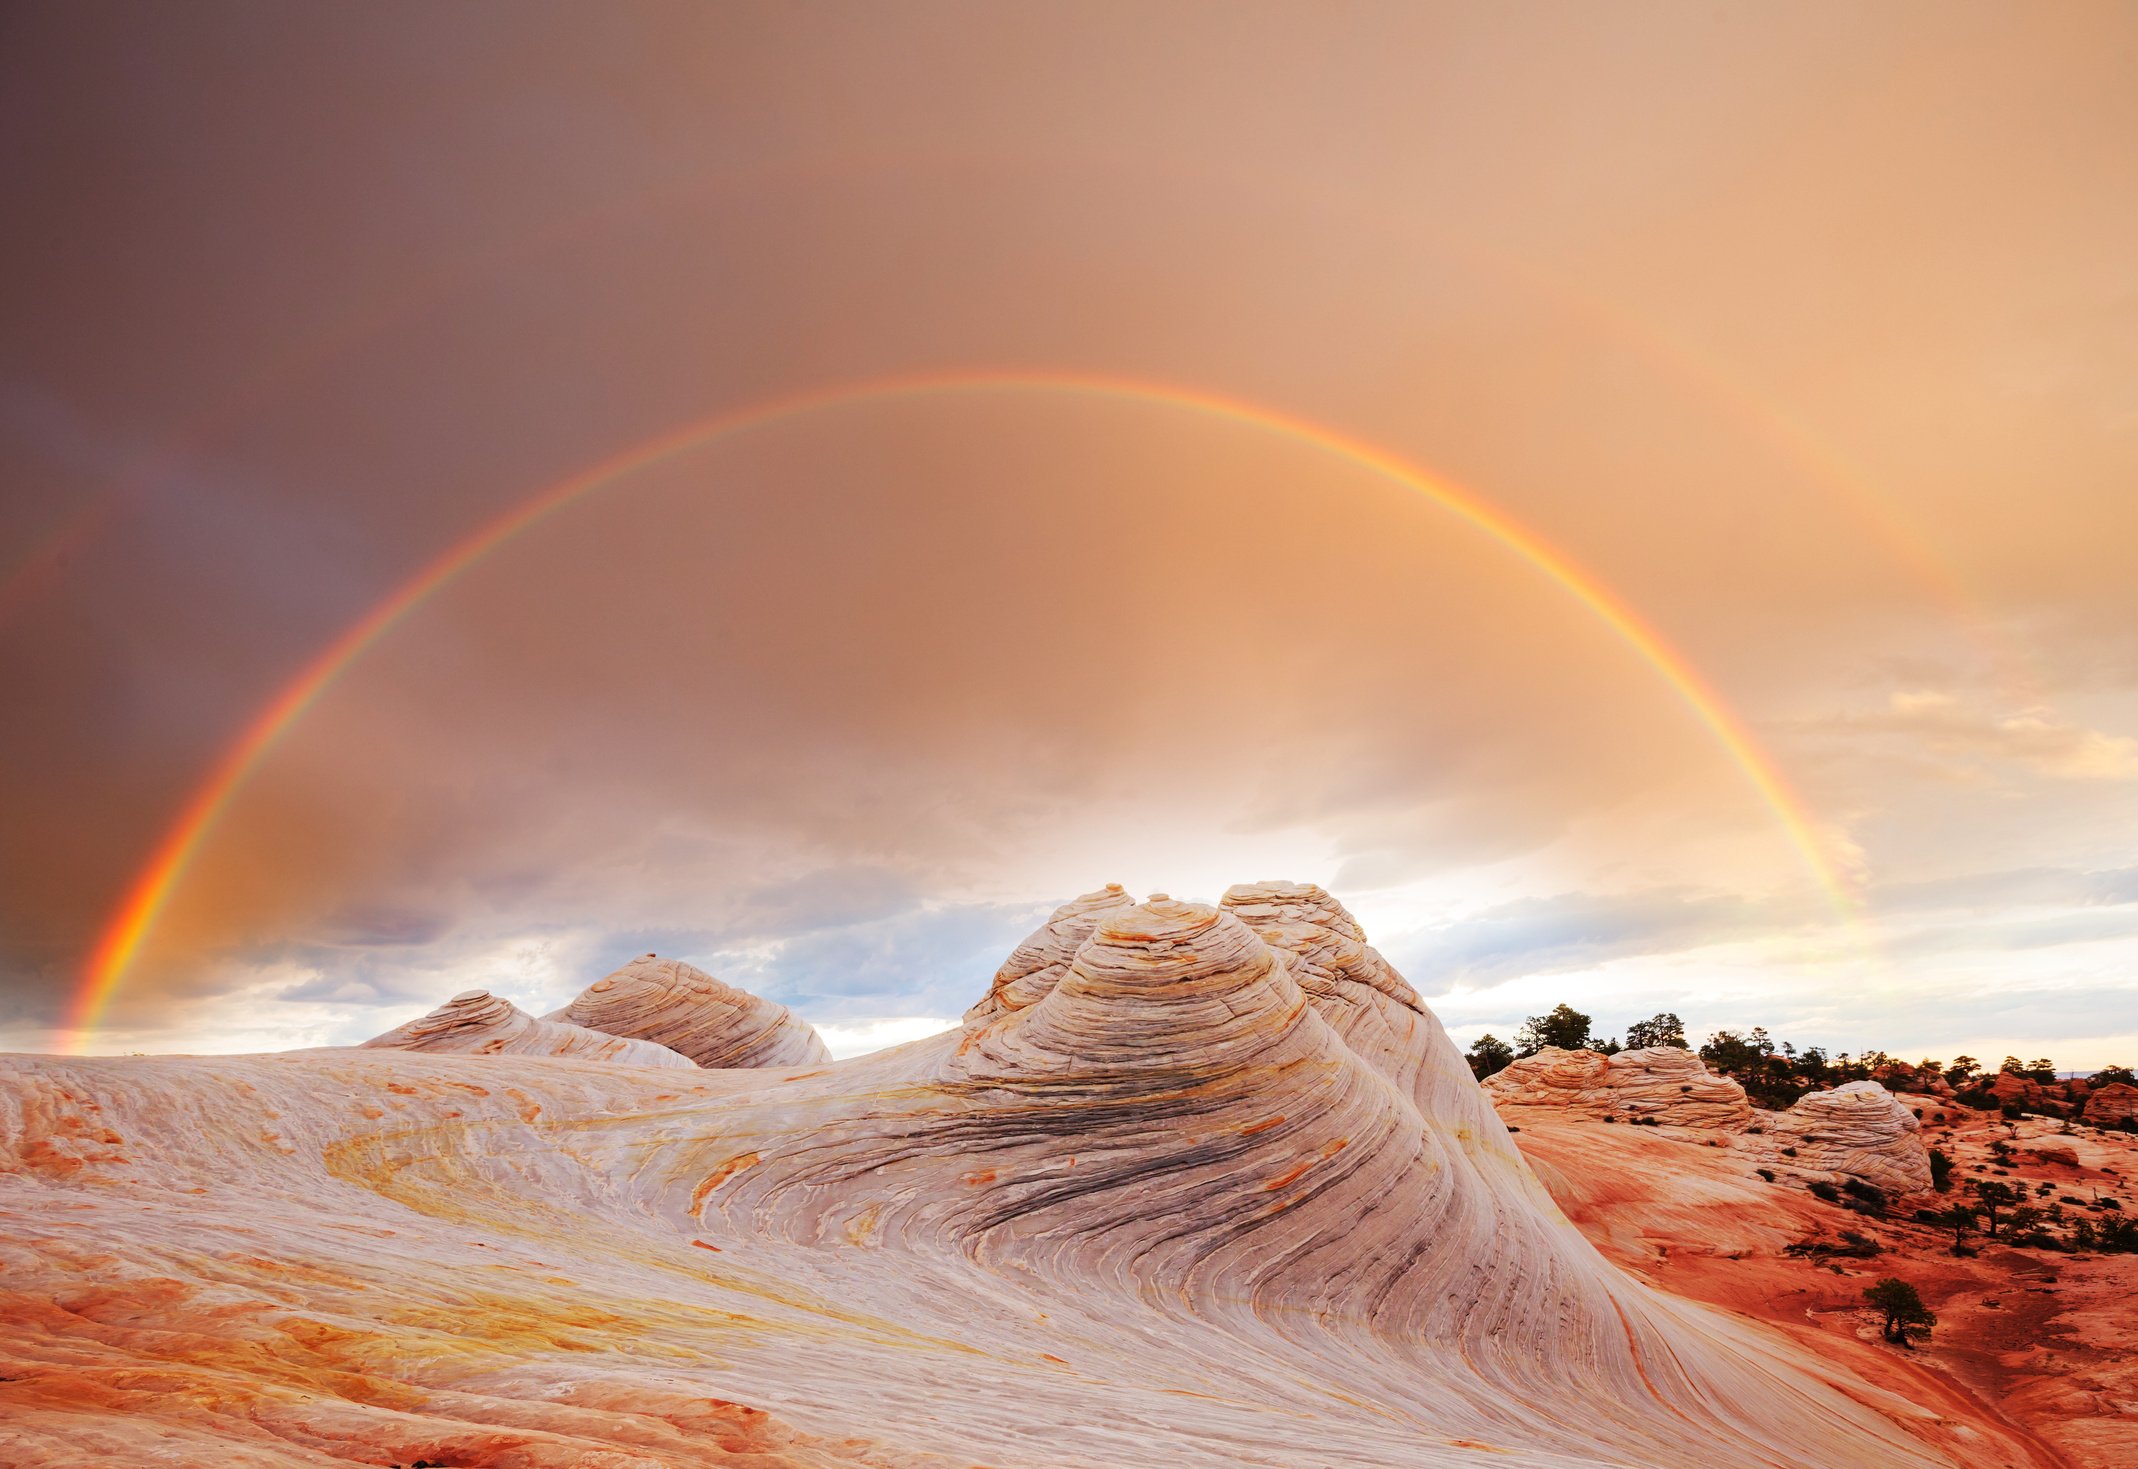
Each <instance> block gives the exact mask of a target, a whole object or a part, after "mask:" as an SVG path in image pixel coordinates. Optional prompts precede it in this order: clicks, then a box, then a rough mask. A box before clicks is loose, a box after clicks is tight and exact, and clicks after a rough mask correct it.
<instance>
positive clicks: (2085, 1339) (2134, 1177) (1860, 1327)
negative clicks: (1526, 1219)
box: [1517, 1097, 2138, 1469]
mask: <svg viewBox="0 0 2138 1469" xmlns="http://www.w3.org/2000/svg"><path fill="white" fill-rule="evenodd" d="M1900 1100H1901V1101H1903V1102H1906V1103H1913V1104H1915V1106H1916V1107H1917V1108H1918V1109H1920V1110H1922V1111H1924V1113H1925V1116H1926V1122H1925V1124H1924V1130H1925V1132H1926V1133H1927V1134H1928V1135H1929V1139H1930V1142H1931V1143H1932V1145H1934V1146H1936V1147H1938V1148H1939V1149H1940V1150H1941V1151H1943V1152H1944V1153H1946V1154H1947V1155H1948V1156H1949V1157H1951V1158H1952V1159H1953V1160H1954V1164H1955V1167H1954V1174H1953V1178H1954V1183H1955V1188H1954V1190H1953V1192H1951V1193H1950V1194H1944V1195H1932V1196H1931V1198H1930V1199H1929V1200H1928V1202H1929V1203H1931V1204H1932V1206H1933V1207H1937V1206H1942V1205H1946V1204H1950V1203H1953V1202H1956V1201H1959V1200H1962V1199H1964V1198H1965V1197H1966V1193H1965V1186H1966V1183H1967V1181H1968V1180H1969V1179H1972V1178H1978V1177H1979V1178H1984V1179H1994V1180H1996V1181H2001V1182H2005V1183H2008V1184H2012V1185H2014V1186H2017V1187H2019V1188H2022V1189H2024V1190H2025V1191H2026V1193H2027V1194H2028V1196H2029V1197H2033V1198H2038V1199H2045V1200H2050V1199H2059V1198H2068V1199H2073V1200H2077V1201H2079V1203H2078V1204H2077V1205H2075V1206H2070V1207H2072V1209H2073V1212H2074V1213H2076V1212H2078V1211H2079V1210H2080V1209H2087V1210H2098V1209H2099V1208H2100V1201H2101V1200H2105V1199H2113V1200H2116V1201H2117V1202H2119V1203H2120V1204H2121V1205H2122V1206H2123V1208H2124V1209H2131V1208H2138V1187H2134V1186H2133V1185H2134V1183H2138V1137H2134V1136H2130V1135H2127V1134H2121V1133H2107V1132H2094V1131H2091V1130H2080V1131H2079V1132H2077V1133H2074V1134H2072V1135H2068V1136H2067V1135H2064V1134H2063V1133H2062V1132H2061V1131H2060V1130H2059V1125H2058V1124H2054V1123H2050V1122H2047V1121H2044V1120H2040V1119H2027V1120H2025V1121H2022V1122H2020V1123H2018V1124H2006V1123H2005V1122H2004V1121H2003V1120H2002V1119H2001V1118H1998V1117H1996V1116H1995V1114H1988V1115H1984V1114H1981V1113H1976V1112H1972V1111H1970V1110H1968V1109H1967V1108H1965V1107H1959V1106H1954V1105H1949V1104H1945V1103H1943V1102H1941V1101H1938V1100H1937V1099H1934V1098H1927V1097H1903V1098H1901V1099H1900ZM1939 1118H1942V1119H1943V1121H1942V1122H1940V1121H1938V1119H1939ZM2037 1137H2038V1138H2040V1139H2041V1142H2042V1144H2044V1145H2045V1146H2041V1147H2035V1148H2030V1147H2029V1146H2028V1143H2029V1141H2030V1139H2033V1138H2037ZM1517 1141H1518V1142H1519V1143H1520V1144H1521V1147H1522V1150H1523V1152H1524V1153H1525V1154H1526V1155H1527V1156H1528V1158H1529V1160H1530V1162H1531V1164H1532V1165H1533V1166H1534V1167H1535V1169H1536V1171H1537V1174H1538V1176H1539V1177H1540V1178H1541V1179H1542V1180H1543V1181H1544V1183H1545V1185H1546V1186H1547V1187H1548V1188H1549V1189H1550V1190H1551V1192H1552V1195H1553V1197H1554V1198H1555V1199H1557V1200H1558V1202H1559V1203H1560V1205H1561V1207H1563V1208H1564V1209H1565V1211H1566V1213H1567V1215H1568V1217H1569V1218H1571V1219H1572V1220H1573V1221H1574V1222H1575V1224H1577V1225H1578V1226H1579V1227H1580V1229H1581V1231H1582V1232H1583V1233H1584V1234H1585V1235H1587V1236H1588V1237H1589V1238H1590V1239H1591V1240H1593V1241H1594V1242H1595V1243H1596V1244H1597V1246H1598V1247H1599V1248H1600V1249H1602V1250H1603V1252H1604V1254H1605V1255H1606V1256H1607V1257H1609V1258H1610V1259H1611V1260H1612V1261H1614V1262H1615V1263H1617V1264H1618V1265H1620V1266H1622V1267H1623V1268H1625V1269H1626V1270H1627V1271H1628V1272H1629V1273H1632V1274H1634V1275H1636V1276H1638V1277H1639V1278H1641V1279H1643V1280H1646V1281H1648V1282H1650V1283H1651V1284H1652V1285H1654V1286H1655V1287H1656V1288H1658V1289H1660V1290H1665V1291H1669V1292H1671V1293H1673V1294H1676V1295H1680V1296H1683V1297H1686V1298H1688V1299H1691V1300H1697V1301H1703V1302H1706V1303H1708V1304H1711V1305H1715V1306H1719V1307H1722V1308H1725V1309H1728V1310H1730V1311H1733V1312H1737V1313H1740V1314H1742V1315H1744V1316H1747V1317H1751V1318H1754V1319H1758V1320H1761V1321H1765V1322H1768V1323H1770V1324H1771V1325H1773V1326H1774V1327H1775V1328H1777V1329H1778V1330H1781V1331H1783V1332H1785V1333H1787V1334H1788V1335H1789V1336H1790V1337H1791V1338H1792V1339H1793V1340H1794V1341H1796V1342H1798V1343H1799V1344H1801V1345H1803V1346H1804V1347H1806V1348H1807V1349H1810V1350H1814V1351H1817V1352H1820V1353H1823V1354H1825V1355H1827V1356H1828V1357H1829V1359H1830V1360H1832V1361H1834V1362H1835V1363H1836V1364H1837V1365H1840V1366H1843V1367H1845V1368H1846V1369H1847V1370H1848V1371H1849V1372H1850V1373H1852V1374H1853V1375H1855V1376H1856V1377H1857V1378H1858V1379H1859V1380H1860V1381H1862V1382H1864V1383H1867V1384H1874V1385H1876V1386H1879V1387H1882V1388H1884V1389H1887V1390H1890V1391H1892V1392H1894V1393H1896V1394H1898V1395H1900V1396H1902V1397H1904V1398H1906V1399H1907V1400H1909V1401H1910V1402H1912V1403H1915V1404H1918V1405H1919V1406H1921V1407H1923V1408H1925V1409H1927V1410H1929V1411H1932V1412H1935V1413H1937V1414H1938V1415H1939V1416H1940V1417H1941V1418H1943V1419H1945V1420H1946V1421H1947V1422H1949V1423H1950V1424H1952V1425H1954V1426H1955V1427H1956V1428H1958V1427H1959V1426H1961V1425H1964V1426H1965V1432H1964V1433H1963V1434H1962V1437H1963V1438H1964V1437H1965V1436H1966V1434H1980V1435H1981V1438H1980V1439H1979V1440H1977V1441H1975V1442H1973V1444H1972V1446H1971V1447H1970V1448H1969V1450H1968V1451H1967V1453H1966V1454H1965V1456H1964V1460H1963V1461H1964V1462H1967V1463H1969V1464H1976V1465H1985V1466H1987V1465H2006V1464H2008V1465H2043V1466H2049V1465H2059V1466H2086V1469H2122V1466H2126V1465H2131V1464H2138V1313H2134V1312H2133V1311H2132V1310H2131V1305H2130V1303H2131V1301H2132V1300H2133V1299H2138V1255H2123V1254H2093V1253H2081V1254H2067V1253H2062V1252H2058V1251H2051V1250H2041V1249H2026V1248H2013V1247H2011V1245H2010V1244H2009V1243H2007V1242H2004V1241H2000V1240H1991V1239H1984V1238H1982V1237H1981V1236H1980V1235H1979V1234H1978V1233H1970V1234H1969V1235H1968V1236H1966V1238H1967V1240H1968V1244H1969V1248H1970V1249H1972V1250H1973V1251H1974V1253H1972V1254H1970V1255H1964V1256H1962V1255H1955V1254H1954V1253H1953V1252H1952V1245H1953V1243H1954V1235H1953V1232H1952V1231H1951V1230H1949V1229H1945V1228H1940V1227H1934V1226H1930V1225H1925V1224H1921V1223H1918V1222H1916V1221H1915V1219H1914V1217H1913V1216H1914V1210H1913V1208H1912V1207H1911V1208H1905V1209H1903V1208H1892V1209H1889V1210H1888V1211H1887V1212H1886V1214H1885V1215H1883V1216H1878V1215H1875V1214H1871V1213H1866V1212H1863V1211H1862V1210H1860V1209H1858V1208H1852V1207H1849V1201H1848V1200H1846V1199H1844V1200H1843V1201H1842V1203H1840V1204H1834V1203H1828V1202H1826V1201H1824V1200H1821V1199H1820V1198H1818V1197H1817V1196H1815V1195H1813V1194H1812V1193H1811V1192H1810V1191H1809V1190H1808V1189H1806V1188H1805V1187H1804V1186H1803V1184H1802V1181H1801V1180H1799V1179H1791V1178H1788V1177H1786V1176H1782V1175H1779V1174H1778V1175H1777V1176H1776V1177H1775V1179H1774V1180H1772V1181H1769V1180H1767V1179H1765V1178H1762V1177H1761V1176H1760V1174H1759V1172H1758V1171H1757V1169H1758V1167H1759V1166H1760V1163H1759V1159H1758V1158H1757V1157H1756V1156H1754V1155H1751V1154H1749V1153H1747V1152H1746V1151H1744V1150H1742V1149H1731V1148H1711V1147H1705V1146H1701V1145H1699V1142H1698V1140H1697V1139H1694V1138H1692V1137H1691V1136H1690V1135H1688V1134H1679V1135H1676V1136H1674V1135H1672V1134H1670V1133H1667V1132H1665V1133H1655V1132H1649V1131H1647V1130H1645V1129H1633V1128H1623V1127H1607V1126H1603V1125H1600V1124H1598V1123H1595V1122H1593V1121H1589V1120H1586V1119H1583V1118H1579V1117H1577V1116H1573V1115H1569V1114H1561V1115H1559V1116H1556V1117H1547V1116H1543V1115H1540V1114H1538V1113H1537V1112H1536V1111H1534V1110H1529V1111H1525V1112H1524V1114H1523V1118H1522V1131H1521V1133H1520V1136H1519V1137H1518V1138H1517ZM1993 1143H2003V1144H2005V1147H2004V1148H2003V1149H2000V1150H1997V1151H1993V1150H1992V1147H1991V1144H1993ZM2065 1152H2068V1153H2070V1154H2072V1155H2073V1156H2074V1157H2075V1159H2076V1160H2077V1161H2076V1162H2074V1163H2073V1164H2069V1165H2066V1164H2063V1163H2061V1162H2052V1161H2049V1156H2048V1155H2053V1154H2060V1153H2065ZM2007 1160H2009V1161H2007ZM1769 1171H1770V1172H1771V1171H1772V1170H1769ZM2044 1184H2046V1185H2047V1186H2048V1189H2049V1192H2047V1193H2043V1192H2042V1191H2041V1190H2042V1186H2043V1185H2044ZM1922 1202H1925V1201H1924V1200H1921V1199H1916V1200H1911V1201H1910V1204H1911V1205H1913V1204H1917V1203H1922ZM1851 1234H1853V1235H1854V1236H1856V1239H1854V1240H1851V1239H1849V1238H1847V1237H1846V1236H1848V1235H1851ZM1866 1244H1867V1245H1868V1246H1870V1247H1873V1248H1875V1253H1870V1252H1868V1251H1867V1250H1866V1249H1865V1245H1866ZM1792 1246H1795V1247H1797V1252H1796V1253H1793V1254H1792V1253H1785V1252H1786V1251H1789V1250H1790V1248H1791V1247H1792ZM1886 1276H1893V1277H1897V1278H1899V1279H1903V1280H1906V1281H1908V1282H1909V1283H1910V1284H1912V1285H1914V1286H1916V1288H1917V1289H1918V1290H1919V1291H1920V1292H1921V1294H1922V1297H1923V1300H1924V1301H1925V1302H1926V1303H1927V1304H1928V1305H1929V1306H1930V1307H1931V1309H1932V1310H1933V1311H1935V1312H1936V1313H1937V1316H1938V1324H1937V1326H1936V1328H1935V1330H1934V1331H1932V1333H1931V1334H1930V1337H1929V1339H1928V1340H1927V1341H1925V1342H1920V1343H1918V1344H1917V1345H1916V1346H1914V1347H1913V1348H1910V1349H1906V1350H1902V1349H1898V1348H1895V1347H1893V1346H1890V1345H1888V1344H1886V1343H1885V1342H1883V1341H1882V1340H1881V1339H1880V1337H1879V1332H1878V1328H1877V1318H1876V1317H1875V1315H1874V1314H1873V1313H1871V1312H1870V1311H1868V1310H1867V1309H1866V1308H1865V1304H1864V1301H1863V1289H1864V1287H1865V1286H1867V1285H1869V1284H1870V1283H1871V1282H1873V1281H1875V1280H1878V1279H1881V1278H1883V1277H1886Z"/></svg>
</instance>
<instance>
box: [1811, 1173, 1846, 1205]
mask: <svg viewBox="0 0 2138 1469" xmlns="http://www.w3.org/2000/svg"><path fill="white" fill-rule="evenodd" d="M1804 1186H1805V1187H1806V1188H1808V1189H1810V1190H1811V1191H1812V1193H1814V1194H1816V1195H1817V1196H1818V1197H1820V1198H1822V1199H1824V1200H1826V1202H1827V1203H1829V1204H1838V1203H1840V1202H1841V1190H1839V1189H1837V1188H1835V1187H1834V1186H1833V1185H1832V1184H1830V1183H1828V1182H1827V1181H1826V1180H1825V1179H1823V1178H1814V1179H1813V1180H1812V1181H1811V1182H1810V1183H1808V1184H1806V1185H1804Z"/></svg>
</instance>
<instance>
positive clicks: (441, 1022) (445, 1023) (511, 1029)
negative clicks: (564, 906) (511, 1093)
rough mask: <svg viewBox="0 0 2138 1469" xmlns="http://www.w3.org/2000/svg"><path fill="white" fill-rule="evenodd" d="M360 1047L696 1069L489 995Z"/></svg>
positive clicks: (460, 1001)
mask: <svg viewBox="0 0 2138 1469" xmlns="http://www.w3.org/2000/svg"><path fill="white" fill-rule="evenodd" d="M364 1044H365V1045H366V1046H368V1047H373V1048H388V1049H392V1050H397V1051H465V1052H468V1053H470V1054H472V1055H477V1056H498V1055H513V1056H584V1057H586V1058H587V1059H588V1060H593V1061H616V1062H619V1063H621V1064H623V1065H626V1066H692V1067H694V1066H696V1064H697V1063H696V1062H694V1061H692V1060H691V1059H690V1058H689V1057H688V1056H683V1055H679V1054H677V1053H676V1052H674V1051H671V1050H669V1049H668V1047H666V1046H658V1045H655V1044H654V1043H653V1042H652V1041H636V1040H630V1039H627V1038H625V1037H623V1036H616V1035H604V1034H603V1033H602V1032H600V1031H598V1030H588V1029H587V1028H586V1027H585V1026H583V1025H573V1024H571V1023H570V1022H568V1021H563V1020H537V1019H535V1018H534V1016H532V1015H529V1014H528V1013H527V1012H526V1011H525V1010H522V1009H521V1008H520V1007H519V1006H517V1005H515V1004H513V1003H512V1002H511V1001H510V1000H505V999H500V998H499V997H498V996H496V995H493V994H491V993H490V992H489V991H488V990H468V991H466V992H465V993H462V994H458V995H455V996H453V998H452V999H450V1000H447V1001H446V1002H445V1003H444V1004H443V1005H440V1006H439V1007H438V1008H437V1009H435V1010H433V1011H431V1013H430V1014H428V1015H425V1016H422V1017H420V1018H418V1019H415V1020H411V1021H409V1022H408V1024H406V1025H399V1026H395V1027H394V1028H393V1029H392V1030H389V1031H387V1032H386V1033H385V1034H384V1035H379V1036H373V1037H372V1038H371V1039H370V1040H368V1041H365V1042H364Z"/></svg>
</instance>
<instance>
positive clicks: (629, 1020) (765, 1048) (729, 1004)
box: [543, 954, 831, 1068]
mask: <svg viewBox="0 0 2138 1469" xmlns="http://www.w3.org/2000/svg"><path fill="white" fill-rule="evenodd" d="M543 1018H544V1019H547V1020H566V1021H570V1022H571V1023H572V1024H574V1025H583V1026H585V1027H586V1028H587V1029H589V1030H598V1031H602V1032H604V1033H605V1034H608V1035H620V1036H629V1037H632V1038H633V1039H636V1040H645V1041H652V1042H654V1043H655V1044H657V1045H662V1046H666V1047H668V1048H669V1049H670V1050H672V1051H679V1052H681V1053H682V1054H683V1055H685V1056H688V1057H689V1058H690V1059H691V1060H692V1061H695V1062H696V1063H697V1064H698V1065H700V1066H707V1067H715V1068H728V1067H758V1066H811V1065H815V1064H817V1063H819V1062H824V1061H829V1060H830V1059H831V1052H830V1051H828V1050H826V1049H825V1046H824V1041H823V1038H822V1037H820V1036H819V1035H818V1034H817V1033H816V1031H815V1030H813V1029H811V1028H810V1026H809V1025H808V1023H807V1022H805V1021H803V1020H801V1019H799V1018H797V1017H796V1016H795V1015H794V1014H793V1013H792V1012H790V1011H789V1010H788V1009H787V1008H786V1007H785V1006H784V1005H775V1004H773V1003H772V1002H771V1001H770V1000H765V999H760V998H758V997H757V996H756V995H753V994H751V993H750V992H749V991H747V990H739V989H736V988H735V987H734V986H733V985H728V984H722V983H721V982H720V981H719V980H717V979H715V978H713V977H712V976H711V975H710V974H707V973H706V972H705V971H704V970H702V969H698V968H695V967H693V966H692V965H689V964H685V963H683V962H682V961H681V960H680V959H661V958H656V957H655V956H654V955H652V954H648V955H646V956H645V957H644V958H640V959H633V960H632V961H631V962H630V963H629V964H626V965H625V966H624V967H623V968H621V969H619V970H617V971H616V972H615V973H614V974H611V975H609V976H608V977H607V978H605V979H597V980H595V981H594V982H593V983H592V984H591V985H589V986H587V988H586V989H585V991H583V992H582V993H581V994H580V996H579V998H578V999H576V1000H574V1001H572V1002H571V1003H570V1004H569V1005H566V1006H565V1007H564V1008H563V1009H562V1010H558V1011H556V1012H554V1013H553V1014H550V1015H547V1016H545V1017H543Z"/></svg>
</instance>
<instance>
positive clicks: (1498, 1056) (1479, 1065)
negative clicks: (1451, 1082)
mask: <svg viewBox="0 0 2138 1469" xmlns="http://www.w3.org/2000/svg"><path fill="white" fill-rule="evenodd" d="M1466 1059H1467V1060H1468V1061H1469V1063H1470V1074H1471V1075H1472V1076H1475V1077H1476V1078H1477V1079H1478V1080H1479V1081H1483V1080H1484V1079H1485V1078H1486V1077H1488V1076H1490V1075H1492V1074H1493V1073H1494V1072H1497V1071H1505V1070H1506V1069H1507V1063H1508V1062H1510V1061H1512V1060H1514V1047H1513V1046H1510V1045H1508V1044H1507V1042H1505V1041H1503V1040H1501V1039H1500V1038H1499V1037H1498V1036H1496V1035H1493V1034H1491V1033H1489V1032H1488V1033H1486V1034H1484V1035H1481V1036H1479V1037H1478V1038H1477V1039H1476V1040H1474V1041H1472V1042H1470V1049H1469V1052H1468V1054H1467V1056H1466Z"/></svg>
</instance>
